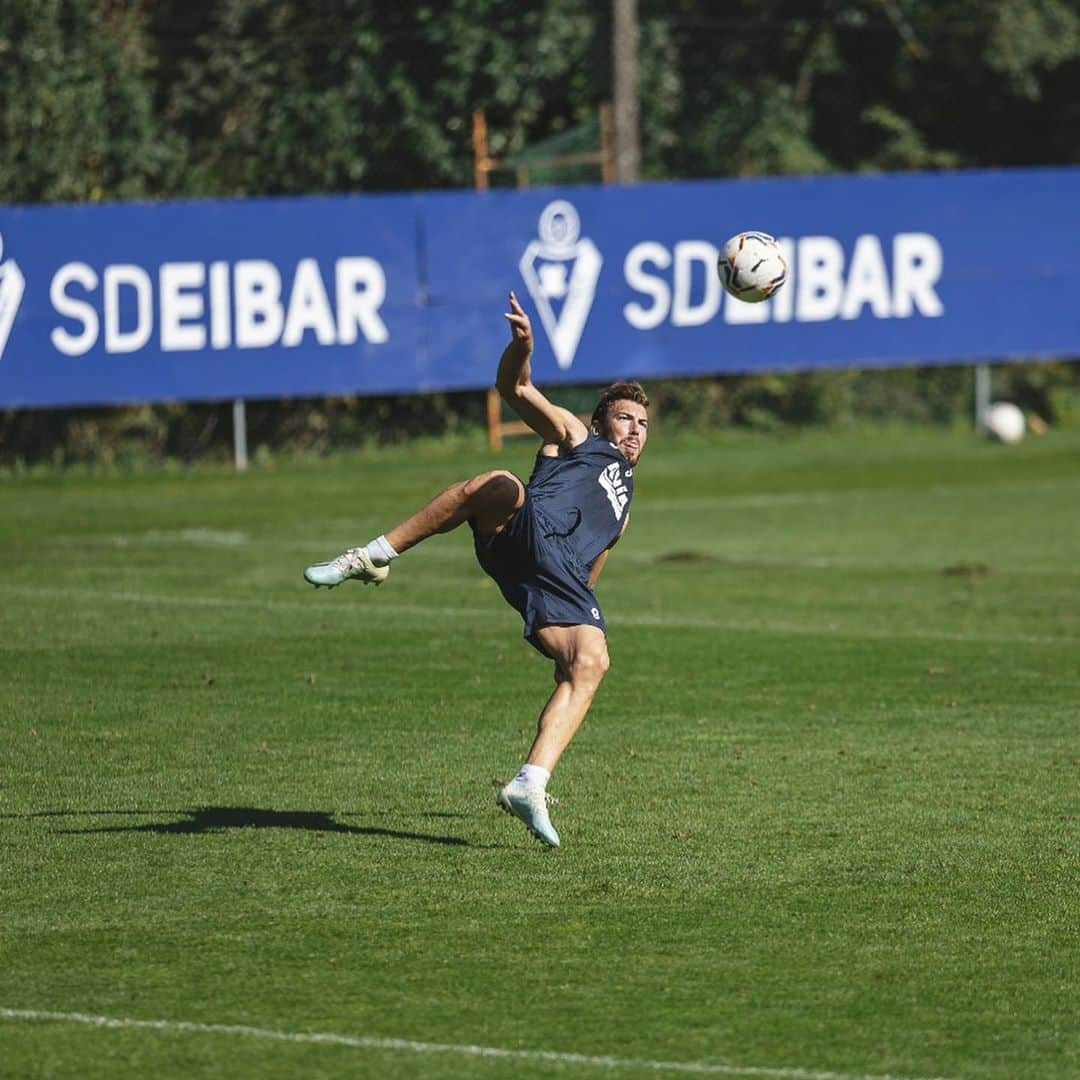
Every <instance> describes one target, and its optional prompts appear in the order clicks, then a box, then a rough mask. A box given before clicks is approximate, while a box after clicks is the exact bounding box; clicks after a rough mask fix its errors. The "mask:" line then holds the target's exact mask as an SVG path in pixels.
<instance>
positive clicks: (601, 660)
mask: <svg viewBox="0 0 1080 1080" xmlns="http://www.w3.org/2000/svg"><path fill="white" fill-rule="evenodd" d="M610 667H611V660H610V658H609V657H608V651H607V645H606V644H605V643H604V642H602V641H601V642H598V643H597V644H595V645H594V644H591V643H590V644H589V645H586V646H585V647H583V648H580V649H578V651H577V652H576V653H575V654H574V659H573V661H572V662H571V676H572V678H573V680H574V681H575V682H577V683H583V684H586V685H590V686H593V687H596V686H599V685H600V681H601V679H603V677H604V675H605V674H607V670H608V668H610Z"/></svg>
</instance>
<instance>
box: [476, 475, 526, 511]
mask: <svg viewBox="0 0 1080 1080" xmlns="http://www.w3.org/2000/svg"><path fill="white" fill-rule="evenodd" d="M521 490H522V489H521V481H520V480H519V479H518V478H517V477H516V476H515V475H514V474H513V473H512V472H507V471H506V470H505V469H497V470H495V471H494V472H488V473H481V474H480V475H479V476H474V477H473V478H472V479H471V480H467V481H466V482H465V496H466V498H467V499H468V501H469V504H470V505H471V506H473V507H474V508H476V509H478V510H484V509H489V508H491V507H496V506H500V507H501V506H505V507H511V508H512V507H514V506H516V505H517V501H518V498H519V496H520V495H521Z"/></svg>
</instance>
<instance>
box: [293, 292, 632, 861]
mask: <svg viewBox="0 0 1080 1080" xmlns="http://www.w3.org/2000/svg"><path fill="white" fill-rule="evenodd" d="M506 318H507V320H508V321H509V323H510V344H509V345H507V346H506V349H505V350H504V351H503V354H502V357H501V358H500V360H499V372H498V376H497V378H496V380H495V385H496V387H497V388H498V390H499V393H500V394H501V395H502V396H503V398H504V400H505V401H506V402H507V403H508V404H509V405H510V407H511V408H512V409H513V410H514V411H515V412H516V413H517V414H518V416H520V417H521V418H522V420H524V421H525V423H526V424H528V425H529V427H531V428H532V429H533V431H535V432H536V433H537V435H539V436H540V438H541V439H542V440H543V445H542V446H541V447H540V451H539V453H538V454H537V457H536V465H535V467H534V469H533V474H532V476H531V477H530V478H529V482H528V484H522V482H521V481H520V480H519V479H518V478H517V477H516V476H515V475H514V474H513V473H511V472H506V471H505V470H502V469H497V470H495V471H494V472H487V473H482V474H481V475H480V476H474V477H473V478H472V479H471V480H464V481H461V482H460V483H457V484H452V485H451V486H450V487H448V488H447V489H446V490H445V491H444V492H442V494H440V495H436V496H435V498H434V499H432V500H431V502H429V503H428V504H427V506H425V507H423V509H421V510H419V511H417V512H416V513H415V514H413V515H412V517H409V518H407V519H406V520H405V521H403V522H402V523H401V524H400V525H396V526H394V528H392V529H390V530H389V532H387V533H385V534H384V535H382V536H379V537H377V538H376V539H374V540H372V541H371V543H369V544H367V545H366V546H365V547H359V548H351V549H350V550H348V551H346V552H345V553H344V554H343V555H339V556H338V557H337V558H336V559H332V560H330V561H329V562H324V563H316V564H315V565H314V566H309V567H308V568H307V569H306V570H305V571H304V577H305V579H306V580H307V581H309V582H310V583H311V584H312V585H315V586H319V585H325V586H328V587H331V588H332V587H333V586H335V585H340V584H341V583H342V582H343V581H346V580H348V579H349V578H352V579H354V580H356V581H362V582H365V583H367V582H373V583H374V584H376V585H379V584H381V583H382V582H383V581H385V580H386V577H387V575H388V574H389V573H390V563H391V561H392V560H393V559H396V558H397V557H398V556H399V555H401V554H403V553H404V552H406V551H408V550H409V548H411V547H414V546H415V545H416V544H419V543H420V541H421V540H426V539H427V538H428V537H429V536H433V535H434V534H435V533H445V532H450V531H451V530H452V529H456V528H457V527H458V526H459V525H462V524H464V523H465V522H468V523H469V525H470V526H471V528H472V531H473V539H474V543H475V548H476V558H477V560H478V561H479V563H480V565H481V567H483V569H484V571H485V572H486V573H487V574H489V575H490V576H491V577H492V578H493V579H494V580H495V582H496V584H497V585H498V586H499V588H500V589H501V590H502V594H503V596H504V597H505V598H506V600H507V602H508V603H509V604H511V605H512V606H513V607H514V608H516V609H517V611H518V612H519V613H520V614H521V617H522V618H523V619H524V620H525V638H526V640H528V641H529V642H530V643H531V644H532V645H533V646H535V647H536V648H537V649H539V650H540V652H542V653H543V654H544V655H545V656H547V657H549V658H550V659H551V660H553V661H554V662H555V684H556V685H555V691H554V693H553V694H552V695H551V697H550V698H549V699H548V702H547V704H546V705H545V706H544V709H543V711H542V712H541V713H540V721H539V724H538V727H537V732H536V738H535V739H534V740H533V744H532V748H531V749H530V750H529V756H528V757H527V758H526V760H525V764H524V765H522V767H521V771H520V772H519V773H518V774H517V776H515V777H514V779H513V780H511V781H510V782H509V783H508V784H506V785H504V786H503V787H502V788H500V789H499V794H498V800H497V801H498V804H499V806H501V807H502V808H503V809H504V810H506V811H507V812H508V813H511V814H513V815H514V816H515V817H517V818H520V820H521V821H523V822H524V823H525V826H526V827H527V828H528V830H529V832H531V833H532V834H533V836H535V837H537V839H539V840H542V841H543V842H544V843H545V844H549V845H550V846H551V847H558V846H559V834H558V833H557V832H556V831H555V828H554V826H553V825H552V824H551V820H550V818H549V817H548V809H547V803H548V799H547V794H546V789H547V782H548V779H549V778H550V776H551V773H552V771H553V770H554V768H555V765H556V763H557V762H558V760H559V758H560V756H561V755H562V752H563V751H564V750H565V749H566V747H567V745H568V744H569V742H570V740H571V739H572V738H573V737H574V734H575V733H576V732H577V730H578V728H579V727H581V723H582V721H583V720H584V719H585V714H586V713H587V712H588V710H589V705H590V704H591V703H592V699H593V695H594V694H595V693H596V690H597V687H598V686H599V685H600V680H601V679H603V677H604V673H605V672H606V671H607V669H608V653H607V636H606V632H605V625H604V616H603V615H602V614H601V612H600V605H599V604H598V603H597V600H596V595H595V593H594V592H593V587H594V586H595V585H596V579H597V578H598V577H599V576H600V570H601V569H602V568H603V565H604V561H605V560H606V558H607V555H608V552H609V551H610V550H611V548H612V547H613V546H614V545H615V543H616V541H618V539H619V537H620V536H621V535H622V533H623V530H624V529H625V528H626V523H627V521H628V520H629V518H630V500H631V498H633V494H634V466H635V465H637V463H638V459H639V458H640V457H641V452H642V450H643V449H644V448H645V442H646V439H647V438H648V434H649V419H648V413H647V409H648V405H649V399H648V398H647V397H646V396H645V391H644V390H642V388H641V386H640V385H639V384H638V383H636V382H618V383H615V384H613V385H612V386H609V387H608V388H607V389H606V390H604V391H603V393H602V394H601V395H600V401H599V402H598V404H597V406H596V410H595V412H594V413H593V416H592V422H591V425H590V427H586V426H585V425H584V424H583V423H582V422H581V421H580V420H579V419H578V418H577V417H576V416H575V415H574V414H573V413H571V412H568V411H567V410H566V409H562V408H560V407H559V406H557V405H553V404H552V403H551V402H550V401H548V399H547V398H546V397H545V396H544V395H543V394H542V393H541V392H540V391H539V390H538V389H537V388H536V387H535V386H534V385H533V383H532V379H531V378H530V365H529V357H530V356H531V355H532V348H533V337H532V327H531V326H530V324H529V317H528V316H527V315H526V314H525V311H524V309H523V308H522V307H521V305H520V304H519V303H518V300H517V297H516V296H515V295H514V294H513V293H511V294H510V311H509V312H508V313H507V314H506Z"/></svg>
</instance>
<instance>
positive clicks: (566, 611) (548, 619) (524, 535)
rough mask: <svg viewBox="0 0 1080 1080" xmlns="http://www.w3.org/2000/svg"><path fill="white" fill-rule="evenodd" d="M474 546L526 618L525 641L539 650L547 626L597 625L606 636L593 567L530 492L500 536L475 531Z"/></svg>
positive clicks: (507, 596)
mask: <svg viewBox="0 0 1080 1080" xmlns="http://www.w3.org/2000/svg"><path fill="white" fill-rule="evenodd" d="M473 542H474V545H475V547H476V559H477V561H478V562H479V563H480V565H481V566H482V567H483V569H484V572H485V573H486V574H487V575H488V576H489V577H491V578H492V579H493V580H494V581H495V584H496V585H498V586H499V589H500V591H501V592H502V594H503V596H504V597H505V598H506V602H507V603H508V604H509V605H510V606H511V607H512V608H514V609H515V610H516V611H517V612H518V614H519V615H520V616H521V617H522V619H524V621H525V638H526V640H528V641H529V643H530V644H532V645H534V646H535V647H536V648H537V649H540V651H541V652H544V650H543V649H542V648H540V645H539V644H538V643H537V641H536V639H535V637H534V635H535V634H536V631H537V630H541V629H543V627H545V626H597V627H599V628H600V629H601V630H603V631H604V633H605V634H606V633H607V626H606V624H605V623H604V615H603V612H602V611H601V610H600V605H599V604H598V603H597V602H596V594H595V593H594V592H593V591H592V589H590V588H589V568H588V567H587V566H585V565H584V564H582V563H581V561H580V560H579V559H578V558H577V556H576V554H575V552H574V551H573V548H572V547H571V546H570V544H569V543H568V542H567V540H566V538H565V536H563V535H560V533H559V532H558V531H557V530H556V528H555V526H554V525H553V524H552V523H551V522H550V521H549V520H548V518H547V517H546V516H545V514H544V512H543V511H542V510H541V509H540V508H539V507H538V506H537V505H536V504H535V503H534V502H533V501H532V500H531V499H530V498H529V493H528V491H526V492H525V502H524V503H522V505H521V508H520V509H519V510H518V511H517V513H516V514H514V516H513V517H512V518H511V519H510V520H509V522H507V525H506V527H505V528H504V529H503V530H502V532H500V533H496V534H495V535H494V536H480V535H479V534H478V533H477V532H476V530H475V529H474V530H473ZM545 655H547V654H546V653H545Z"/></svg>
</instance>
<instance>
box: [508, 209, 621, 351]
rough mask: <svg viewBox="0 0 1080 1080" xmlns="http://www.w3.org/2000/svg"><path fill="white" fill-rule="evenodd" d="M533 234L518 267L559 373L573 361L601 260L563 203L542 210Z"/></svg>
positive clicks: (593, 295)
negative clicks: (535, 237)
mask: <svg viewBox="0 0 1080 1080" xmlns="http://www.w3.org/2000/svg"><path fill="white" fill-rule="evenodd" d="M537 232H538V234H539V237H538V239H536V240H533V241H531V242H530V243H529V246H528V247H527V248H526V249H525V254H524V255H522V256H521V262H520V263H519V264H518V266H519V268H520V270H521V276H522V278H523V279H524V281H525V284H526V286H527V287H528V289H529V295H530V296H531V297H532V299H533V303H534V304H535V305H536V310H537V311H538V312H539V313H540V321H541V322H542V323H543V325H544V330H545V331H546V332H547V336H548V341H550V342H551V351H552V352H553V353H554V354H555V361H556V363H557V364H558V365H559V367H560V368H561V369H562V370H563V371H565V370H566V369H567V368H569V367H570V365H571V364H572V363H573V362H574V354H575V353H576V352H577V347H578V343H579V342H580V341H581V335H582V333H583V331H584V330H585V323H586V322H587V321H588V318H589V312H590V311H591V310H592V305H593V300H594V299H595V297H596V283H597V281H598V280H599V278H600V267H601V266H602V265H603V263H604V260H603V257H602V256H601V255H600V252H599V251H598V250H597V248H596V245H595V244H594V243H593V242H592V241H591V240H590V239H589V238H588V237H582V236H581V220H580V219H579V217H578V212H577V210H575V209H574V207H573V205H572V204H571V203H569V202H567V201H566V200H565V199H557V200H556V201H555V202H552V203H549V204H548V205H547V206H546V207H544V211H543V213H542V214H541V215H540V225H539V228H538V230H537Z"/></svg>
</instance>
